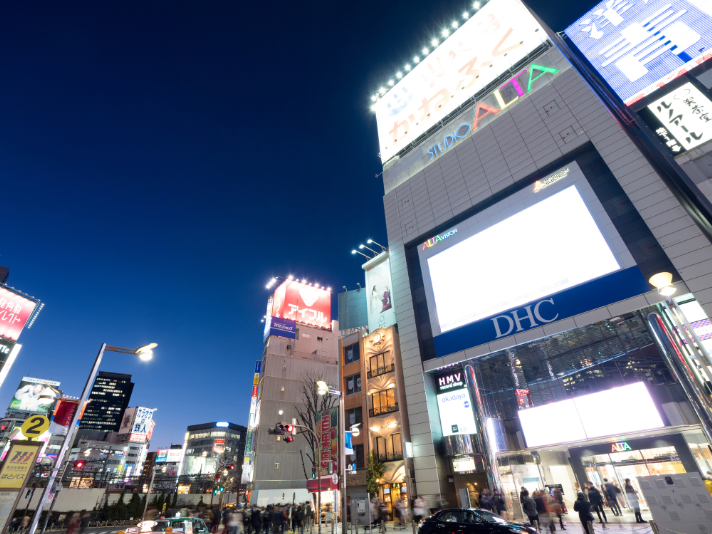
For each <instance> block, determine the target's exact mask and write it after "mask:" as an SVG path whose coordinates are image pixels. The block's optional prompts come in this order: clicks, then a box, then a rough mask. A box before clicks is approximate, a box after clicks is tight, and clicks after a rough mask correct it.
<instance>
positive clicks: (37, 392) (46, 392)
mask: <svg viewBox="0 0 712 534" xmlns="http://www.w3.org/2000/svg"><path fill="white" fill-rule="evenodd" d="M58 387H59V382H53V381H51V380H42V379H40V378H31V377H29V376H25V377H23V378H22V380H20V385H19V386H18V387H17V391H15V395H13V397H12V400H11V401H10V406H9V407H8V409H9V410H18V411H27V412H37V413H41V414H49V412H50V410H51V409H52V404H54V401H55V400H57V398H58V397H61V395H62V392H61V391H59V389H57V388H58Z"/></svg>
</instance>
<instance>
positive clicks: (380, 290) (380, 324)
mask: <svg viewBox="0 0 712 534" xmlns="http://www.w3.org/2000/svg"><path fill="white" fill-rule="evenodd" d="M364 269H365V271H366V291H367V296H366V298H367V303H368V330H369V332H375V331H376V329H377V328H387V327H389V326H393V325H394V324H396V309H395V307H394V306H393V299H392V295H393V284H392V283H391V262H390V259H389V257H388V253H387V252H383V253H381V254H379V255H378V256H376V257H375V258H374V259H372V260H371V261H369V262H367V263H366V264H365V265H364Z"/></svg>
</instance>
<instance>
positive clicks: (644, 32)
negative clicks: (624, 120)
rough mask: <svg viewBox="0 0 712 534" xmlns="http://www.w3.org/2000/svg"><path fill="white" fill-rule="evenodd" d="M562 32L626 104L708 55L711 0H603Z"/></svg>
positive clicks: (711, 30)
mask: <svg viewBox="0 0 712 534" xmlns="http://www.w3.org/2000/svg"><path fill="white" fill-rule="evenodd" d="M565 33H566V35H567V36H568V37H569V39H570V40H571V42H572V43H573V44H574V45H575V46H576V47H577V48H578V49H579V50H580V51H581V53H582V54H583V55H584V56H585V57H586V59H588V61H589V62H590V63H591V65H593V67H594V68H595V69H596V70H597V71H598V72H599V74H600V75H601V76H602V77H603V79H604V80H606V82H607V83H608V85H610V86H611V88H612V89H613V91H615V92H616V93H617V94H618V96H619V97H620V98H621V100H623V102H624V103H625V104H626V105H630V104H633V103H634V102H636V101H638V100H640V99H641V98H643V97H644V96H646V95H648V94H650V93H652V92H653V91H655V90H657V89H658V88H659V87H662V86H663V85H665V84H666V83H669V82H670V81H672V80H674V79H675V78H677V77H678V76H681V75H682V74H684V73H686V72H687V71H689V70H691V69H693V68H694V67H696V66H698V65H699V64H701V63H702V62H704V61H706V60H708V59H710V58H712V3H710V2H709V0H675V1H674V2H668V1H667V0H646V1H640V0H638V1H636V2H628V1H626V0H604V1H602V2H601V3H599V4H598V5H596V6H595V7H594V8H593V9H591V10H590V11H589V12H588V13H586V14H585V15H584V16H583V17H581V18H580V19H579V20H577V21H576V22H575V23H574V24H572V25H571V26H569V27H568V28H566V30H565Z"/></svg>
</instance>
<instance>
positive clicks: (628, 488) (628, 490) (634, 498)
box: [623, 478, 645, 523]
mask: <svg viewBox="0 0 712 534" xmlns="http://www.w3.org/2000/svg"><path fill="white" fill-rule="evenodd" d="M623 489H624V490H625V496H626V498H627V499H628V504H630V507H631V508H633V511H634V512H635V522H636V523H645V521H643V516H642V515H640V502H638V492H637V491H635V488H634V487H633V485H632V484H631V483H630V479H629V478H626V479H625V488H623Z"/></svg>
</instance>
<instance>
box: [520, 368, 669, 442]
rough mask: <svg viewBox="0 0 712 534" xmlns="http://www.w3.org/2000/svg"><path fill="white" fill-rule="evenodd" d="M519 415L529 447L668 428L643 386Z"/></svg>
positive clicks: (524, 411)
mask: <svg viewBox="0 0 712 534" xmlns="http://www.w3.org/2000/svg"><path fill="white" fill-rule="evenodd" d="M517 415H519V421H520V423H521V425H522V431H523V432H524V437H525V438H526V440H527V447H539V446H542V445H553V444H555V443H566V442H570V441H580V440H583V439H591V438H600V437H603V436H613V435H616V434H622V433H626V432H638V431H640V430H650V429H653V428H662V427H663V426H665V425H664V423H663V421H662V419H661V418H660V414H659V413H658V410H657V409H656V408H655V404H654V403H653V399H652V398H651V397H650V394H649V393H648V390H647V388H646V387H645V384H643V383H642V382H638V383H635V384H631V385H629V386H622V387H619V388H612V389H609V390H606V391H601V392H598V393H592V394H590V395H583V396H581V397H576V398H573V399H567V400H564V401H559V402H552V403H550V404H545V405H544V406H538V407H536V408H529V409H527V410H521V411H520V412H519V413H518V414H517Z"/></svg>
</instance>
